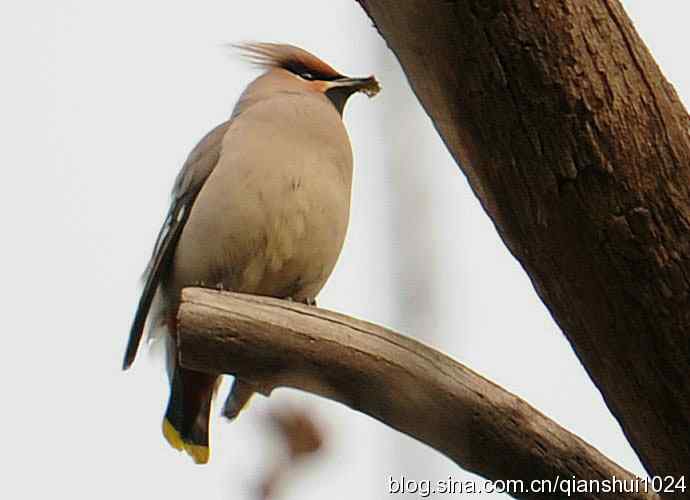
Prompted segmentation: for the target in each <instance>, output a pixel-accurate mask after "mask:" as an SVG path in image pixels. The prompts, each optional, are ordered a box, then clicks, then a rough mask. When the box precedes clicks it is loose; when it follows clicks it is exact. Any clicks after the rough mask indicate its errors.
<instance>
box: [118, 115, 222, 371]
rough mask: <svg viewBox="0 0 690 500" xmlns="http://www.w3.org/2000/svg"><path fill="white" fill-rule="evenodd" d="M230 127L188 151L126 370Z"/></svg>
mask: <svg viewBox="0 0 690 500" xmlns="http://www.w3.org/2000/svg"><path fill="white" fill-rule="evenodd" d="M229 126H230V121H229V120H228V121H227V122H225V123H222V124H221V125H219V126H217V127H216V128H214V129H213V130H212V131H211V132H209V133H208V134H206V136H205V137H204V138H203V139H202V140H201V142H199V144H197V146H196V147H195V148H194V149H193V150H192V152H191V153H190V154H189V157H188V158H187V161H186V162H185V164H184V166H183V167H182V170H181V171H180V173H179V174H178V176H177V179H176V180H175V185H174V186H173V190H172V195H171V198H172V202H171V204H170V210H169V211H168V215H167V216H166V217H165V221H164V222H163V227H161V230H160V232H159V233H158V238H156V244H155V246H154V248H153V254H152V255H151V259H150V260H149V263H148V266H146V271H144V276H143V281H144V289H143V291H142V292H141V298H140V299H139V305H138V307H137V312H136V314H135V316H134V321H133V323H132V328H131V330H130V332H129V341H128V342H127V350H126V351H125V358H124V362H123V365H122V368H123V370H126V369H127V368H129V367H130V365H131V364H132V362H133V361H134V357H135V356H136V353H137V348H138V347H139V343H140V342H141V337H142V335H143V333H144V325H145V324H146V318H147V316H148V314H149V310H150V308H151V303H152V301H153V297H154V296H155V294H156V290H157V289H158V284H159V282H160V279H161V276H162V275H163V274H164V273H165V272H166V271H167V270H168V268H169V266H170V264H171V262H172V258H173V255H174V254H175V248H176V247H177V242H178V240H179V238H180V234H181V233H182V229H183V228H184V225H185V223H186V222H187V218H188V217H189V212H190V210H191V208H192V205H193V204H194V200H195V199H196V196H197V195H198V194H199V191H200V190H201V188H202V186H203V185H204V182H206V179H207V178H208V176H209V175H210V174H211V172H212V171H213V168H214V167H215V166H216V164H217V163H218V158H219V157H220V151H221V144H222V141H223V136H224V135H225V132H226V131H227V129H228V127H229Z"/></svg>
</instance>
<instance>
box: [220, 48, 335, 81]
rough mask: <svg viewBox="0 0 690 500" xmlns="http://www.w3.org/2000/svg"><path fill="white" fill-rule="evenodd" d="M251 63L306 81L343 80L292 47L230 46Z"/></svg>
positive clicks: (312, 58)
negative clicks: (299, 77)
mask: <svg viewBox="0 0 690 500" xmlns="http://www.w3.org/2000/svg"><path fill="white" fill-rule="evenodd" d="M232 46H233V47H235V48H236V49H238V50H239V51H240V52H241V53H242V54H243V55H244V56H245V58H246V59H247V60H248V61H250V62H251V63H253V64H255V65H256V66H259V67H260V68H262V69H267V70H268V69H271V68H283V69H286V70H288V71H290V72H291V73H294V74H296V75H300V76H302V77H304V76H310V77H311V78H307V79H308V80H323V81H330V80H335V79H337V78H343V75H341V74H340V73H338V72H337V71H336V70H334V69H333V68H332V67H331V66H329V65H328V64H326V63H325V62H323V61H322V60H321V59H319V58H318V57H316V56H315V55H313V54H310V53H309V52H307V51H306V50H304V49H300V48H299V47H295V46H294V45H285V44H277V43H244V44H238V45H232Z"/></svg>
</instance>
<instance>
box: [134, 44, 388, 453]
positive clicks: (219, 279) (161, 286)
mask: <svg viewBox="0 0 690 500" xmlns="http://www.w3.org/2000/svg"><path fill="white" fill-rule="evenodd" d="M238 48H240V49H241V50H242V51H243V52H244V53H245V55H246V56H247V57H248V58H249V59H250V61H252V62H254V63H255V64H257V65H258V66H260V67H261V68H263V69H264V70H265V71H264V73H263V74H262V75H261V76H259V77H258V78H257V79H256V80H254V81H253V82H252V83H251V84H249V86H248V87H247V88H246V89H245V90H244V92H243V93H242V95H241V96H240V99H239V101H238V102H237V104H236V105H235V109H234V110H233V112H232V115H231V117H230V119H229V120H228V121H226V122H225V123H223V124H221V125H219V126H217V127H216V128H214V129H213V130H211V131H210V132H209V133H208V134H207V135H206V136H205V137H204V138H203V139H202V140H201V142H199V144H198V145H197V146H196V147H195V148H194V149H193V150H192V152H191V153H190V155H189V157H188V158H187V161H186V162H185V164H184V166H183V167H182V170H181V172H180V173H179V175H178V176H177V179H176V181H175V184H174V187H173V190H172V202H171V206H170V210H169V211H168V214H167V217H166V218H165V222H164V223H163V227H162V228H161V230H160V233H159V235H158V239H157V241H156V244H155V247H154V250H153V255H152V256H151V260H150V262H149V264H148V267H147V269H146V271H145V273H144V288H143V291H142V295H141V298H140V300H139V305H138V309H137V311H136V315H135V318H134V322H133V324H132V329H131V331H130V336H129V342H128V344H127V351H126V353H125V359H124V367H123V368H124V369H127V368H128V367H129V366H130V365H131V364H132V362H133V361H134V357H135V355H136V352H137V348H138V345H139V342H140V340H141V338H142V334H143V331H144V325H145V323H146V322H147V318H149V319H148V321H149V324H150V325H151V327H152V328H153V327H156V326H162V327H163V330H164V332H165V337H166V349H167V358H168V376H169V379H170V399H169V401H168V408H167V411H166V413H165V418H164V420H163V434H164V436H165V438H166V439H167V440H168V442H169V443H170V444H171V445H172V446H173V447H175V448H177V449H178V450H181V449H184V450H185V451H186V452H187V453H188V454H190V455H191V456H192V457H193V458H194V460H195V461H196V462H197V463H206V462H207V461H208V458H209V434H208V428H209V412H210V407H211V400H212V398H213V395H214V392H215V389H216V386H217V385H218V382H219V380H220V376H216V375H209V374H205V373H200V372H194V371H191V370H187V369H185V368H183V367H181V366H180V365H179V362H178V354H177V343H176V340H175V336H176V317H177V311H178V307H179V303H180V292H181V290H182V288H184V287H186V286H202V287H208V288H221V289H224V290H232V291H235V292H244V293H252V294H257V295H267V296H272V297H278V298H284V299H291V300H295V301H301V302H305V303H307V304H313V303H314V301H315V297H316V295H317V294H318V292H319V290H321V288H322V287H323V285H324V284H325V282H326V280H327V279H328V276H329V275H330V274H331V271H332V270H333V267H334V266H335V263H336V260H337V258H338V255H339V254H340V250H341V248H342V245H343V241H344V239H345V232H346V229H347V224H348V218H349V210H350V190H351V183H352V150H351V147H350V141H349V138H348V135H347V132H346V130H345V126H344V125H343V122H342V113H343V108H344V106H345V103H346V101H347V99H348V98H349V97H350V96H351V95H352V94H354V93H356V92H364V93H366V94H368V95H369V96H373V95H375V94H376V93H377V92H378V91H379V85H378V82H377V81H376V79H375V78H374V77H373V76H370V77H367V78H348V77H345V76H343V75H341V74H340V73H338V72H337V71H336V70H334V69H333V68H332V67H330V66H329V65H328V64H326V63H325V62H323V61H321V60H320V59H318V58H317V57H316V56H314V55H312V54H310V53H309V52H306V51H305V50H302V49H300V48H298V47H294V46H291V45H279V44H271V43H256V44H246V45H241V46H238ZM250 395H251V389H250V388H248V387H246V386H245V387H243V386H242V383H241V381H240V382H237V381H236V383H235V386H234V387H233V390H232V392H231V394H230V397H229V398H228V401H227V402H226V406H225V414H226V416H229V417H233V416H235V415H236V414H237V412H239V410H240V409H241V407H242V406H243V405H244V403H246V401H247V399H248V398H249V396H250Z"/></svg>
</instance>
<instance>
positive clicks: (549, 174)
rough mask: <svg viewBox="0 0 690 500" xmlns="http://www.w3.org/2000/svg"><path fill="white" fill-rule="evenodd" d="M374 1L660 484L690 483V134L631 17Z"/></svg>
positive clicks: (611, 7)
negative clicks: (686, 477) (689, 479)
mask: <svg viewBox="0 0 690 500" xmlns="http://www.w3.org/2000/svg"><path fill="white" fill-rule="evenodd" d="M359 3H360V4H362V6H363V7H364V8H365V10H366V11H367V13H368V14H369V15H370V17H371V18H372V19H373V20H374V22H375V24H376V26H377V28H378V30H379V31H380V33H381V34H382V35H383V37H384V38H385V40H386V42H387V43H388V45H389V46H390V47H391V49H392V50H393V51H394V52H395V54H396V55H397V57H398V59H399V60H400V62H401V64H402V66H403V69H404V70H405V72H406V74H407V76H408V78H409V80H410V83H411V85H412V87H413V89H414V91H415V92H416V94H417V96H418V97H419V99H420V101H421V103H422V104H423V106H424V107H425V109H426V111H427V112H428V113H429V115H430V116H431V118H432V120H433V121H434V123H435V125H436V127H437V129H438V131H439V133H440V134H441V136H442V137H443V139H444V141H445V143H446V145H447V146H448V148H449V150H450V151H451V153H452V154H453V156H454V158H455V159H456V161H457V162H458V164H459V165H460V167H461V168H462V170H463V172H464V173H465V174H466V175H467V177H468V178H469V180H470V183H471V185H472V187H473V189H474V191H475V193H476V194H477V196H478V197H479V199H480V200H481V202H482V204H483V206H484V208H485V210H486V211H487V213H488V214H489V215H490V216H491V218H492V219H493V221H494V223H495V225H496V228H497V230H498V231H499V233H500V235H501V237H502V238H503V240H504V242H505V243H506V245H507V246H508V248H509V249H510V251H511V252H512V253H513V255H515V257H516V258H517V259H518V260H519V261H520V263H521V264H522V265H523V267H524V268H525V270H526V271H527V273H528V274H529V276H530V278H531V279H532V282H533V283H534V286H535V288H536V290H537V292H538V293H539V295H540V296H541V298H542V300H543V301H544V303H545V304H546V306H547V307H548V308H549V310H550V311H551V313H552V315H553V317H554V318H555V320H556V321H557V323H558V324H559V325H560V327H561V328H562V330H563V332H564V333H565V335H566V336H567V338H568V339H569V340H570V342H571V344H572V346H573V348H574V349H575V352H576V353H577V355H578V356H579V359H580V360H581V362H582V363H583V365H584V366H585V368H586V369H587V371H588V373H589V374H590V376H591V377H592V379H593V380H594V382H595V383H596V385H597V387H598V388H599V389H600V390H601V392H602V394H603V396H604V398H605V400H606V403H607V404H608V406H609V408H610V409H611V411H612V412H613V414H614V415H615V416H616V418H617V419H618V420H619V422H620V423H621V425H622V427H623V430H624V431H625V433H626V436H627V437H628V439H629V441H630V443H631V444H632V446H633V447H634V448H635V450H636V451H637V453H638V454H639V456H640V458H641V459H642V462H643V463H644V465H645V467H646V468H647V470H648V471H649V473H650V474H653V475H672V476H675V477H679V476H680V475H682V474H688V472H689V471H690V307H689V306H690V304H689V300H690V296H689V294H688V290H689V288H690V231H689V228H690V135H689V125H690V124H689V120H688V115H687V113H686V111H685V109H684V108H683V106H682V105H681V103H680V102H679V100H678V97H677V95H676V93H675V91H674V90H673V88H672V87H671V85H669V84H668V82H666V80H665V79H664V77H663V75H662V74H661V72H660V70H659V68H658V67H657V65H656V64H655V62H654V60H653V59H652V57H651V55H650V53H649V51H648V50H647V48H646V47H645V46H644V44H643V43H642V41H641V40H640V38H639V36H638V35H637V33H636V32H635V30H634V28H633V26H632V24H631V22H630V20H629V18H628V17H627V16H626V14H625V12H624V11H623V9H622V7H621V5H620V4H619V2H618V1H617V0H549V1H544V0H542V1H538V0H503V1H502V0H474V1H470V0H456V1H452V0H445V1H442V0H405V1H400V0H359ZM384 83H385V82H384ZM419 168H433V166H431V165H420V166H419ZM515 324H516V329H517V330H518V333H519V324H520V318H515ZM535 348H538V346H535ZM515 369H516V370H518V369H519V361H517V360H516V366H515ZM545 375H548V376H554V375H556V374H545Z"/></svg>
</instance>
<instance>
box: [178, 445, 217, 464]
mask: <svg viewBox="0 0 690 500" xmlns="http://www.w3.org/2000/svg"><path fill="white" fill-rule="evenodd" d="M183 446H184V451H186V452H187V454H188V455H189V456H191V457H192V458H193V459H194V461H195V462H196V463H197V464H205V463H208V457H209V454H210V452H209V448H208V446H204V445H202V444H192V443H183Z"/></svg>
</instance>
